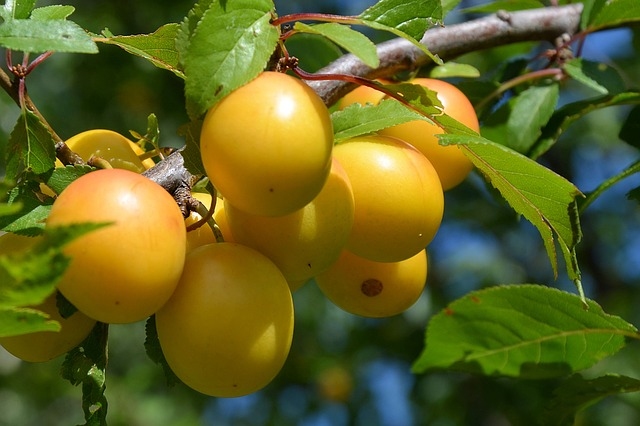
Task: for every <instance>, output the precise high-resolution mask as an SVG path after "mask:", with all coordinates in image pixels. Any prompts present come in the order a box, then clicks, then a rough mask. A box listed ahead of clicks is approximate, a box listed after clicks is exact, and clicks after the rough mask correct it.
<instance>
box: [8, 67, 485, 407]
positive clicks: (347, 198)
mask: <svg viewBox="0 0 640 426" xmlns="http://www.w3.org/2000/svg"><path fill="white" fill-rule="evenodd" d="M415 83H418V84H425V85H426V86H427V87H429V88H431V89H432V90H435V91H437V92H438V97H439V98H440V100H441V102H442V103H443V105H444V109H445V112H447V113H448V114H450V115H451V116H453V117H454V118H456V119H458V120H459V121H461V122H463V123H464V124H466V125H467V126H469V127H471V128H475V129H476V130H478V122H477V118H476V115H475V112H474V111H473V108H472V107H471V104H470V103H469V101H468V100H467V99H466V97H464V95H463V94H462V93H461V92H459V91H458V90H457V89H456V88H455V87H453V86H451V85H449V84H448V83H444V82H441V81H437V80H427V79H416V80H415ZM382 97H383V95H382V94H381V93H380V92H378V91H375V90H372V89H368V88H366V87H360V88H358V89H356V90H355V91H354V92H352V93H351V94H349V95H347V97H345V98H344V99H343V100H342V102H341V107H345V106H346V105H348V104H351V103H355V102H359V103H362V104H364V103H367V102H370V103H374V104H375V103H377V102H379V101H380V100H381V99H382ZM439 132H441V129H439V128H438V127H436V126H435V125H432V124H430V123H428V122H425V121H416V122H411V123H407V124H404V125H400V126H396V127H394V128H390V129H385V130H384V131H382V132H380V133H379V134H376V135H366V136H360V137H356V138H353V139H351V140H348V141H344V142H341V143H339V144H337V145H334V140H333V129H332V124H331V118H330V114H329V111H328V109H327V107H326V106H325V105H324V103H323V102H322V100H321V99H320V98H319V97H318V96H317V94H316V93H315V92H313V91H312V90H311V89H310V88H309V87H308V86H307V85H306V84H305V83H304V82H302V81H301V80H299V79H296V78H294V77H292V76H289V75H287V74H283V73H276V72H264V73H262V74H260V75H259V76H258V77H257V78H256V79H254V80H252V81H251V82H250V83H248V84H246V85H244V86H242V87H240V88H239V89H237V90H235V91H233V92H232V93H231V94H229V95H228V96H226V97H225V98H224V99H222V100H221V101H220V102H219V103H218V104H216V105H215V106H214V107H213V108H212V109H210V110H209V112H208V113H207V114H206V116H205V119H204V122H203V124H202V131H201V135H200V151H201V156H202V162H203V165H204V168H205V170H206V174H207V176H208V178H209V179H210V181H211V183H212V184H213V186H214V187H215V188H216V189H217V191H218V195H219V196H220V198H217V197H216V203H215V205H216V209H215V212H214V213H213V218H214V220H215V222H216V223H217V226H218V227H219V230H220V231H221V235H222V237H223V239H224V242H221V241H219V238H218V240H216V237H215V236H214V233H213V232H212V229H211V228H210V227H207V226H204V227H201V228H198V229H196V230H194V231H190V232H188V233H187V232H186V227H185V219H184V218H183V216H182V214H181V213H180V210H179V208H178V206H177V205H176V203H175V201H174V200H173V198H172V197H171V195H170V194H168V193H167V192H166V191H165V190H164V189H162V188H161V187H160V186H159V185H157V184H156V183H154V182H152V181H150V180H149V179H147V178H146V177H144V176H142V175H141V174H140V172H141V171H144V170H145V169H147V168H149V167H150V166H152V165H153V162H152V161H151V162H149V161H150V160H147V162H146V163H143V162H142V161H141V160H140V158H139V157H138V156H139V155H140V154H141V152H139V147H138V146H137V145H135V144H133V143H132V142H130V141H128V140H127V139H126V138H124V137H122V136H120V135H118V134H116V133H114V132H110V131H107V130H93V131H89V132H85V133H82V134H80V135H77V136H76V137H74V138H72V139H70V140H69V141H68V142H67V144H68V145H69V146H70V148H71V149H72V150H74V151H76V152H78V153H79V154H80V155H81V156H83V157H85V159H87V157H89V156H91V155H97V156H100V157H102V158H103V159H105V160H107V162H109V163H111V164H112V165H113V166H114V168H111V169H100V170H97V171H94V172H91V173H88V174H86V175H83V176H82V177H80V178H78V179H76V180H75V181H73V182H72V183H71V184H70V185H69V186H68V187H67V188H66V189H65V190H63V191H62V192H61V193H60V194H59V195H57V197H56V199H55V201H54V203H53V206H52V208H51V212H50V214H49V217H48V219H47V223H46V226H47V227H54V226H60V225H65V224H70V223H77V222H105V223H109V224H110V225H108V226H105V227H103V228H100V229H98V230H96V231H93V232H91V233H88V234H86V235H83V236H81V237H79V238H78V239H76V240H74V241H73V242H72V243H70V244H69V245H68V246H66V247H65V253H66V254H67V255H69V257H70V259H71V262H70V265H69V267H68V269H67V271H66V272H65V274H64V275H63V277H62V278H61V279H60V281H59V283H58V285H57V288H58V290H59V291H60V293H62V294H63V295H64V296H65V297H66V298H67V299H68V300H69V301H70V302H71V303H72V304H74V305H75V306H76V307H77V308H78V311H77V312H76V313H75V314H74V315H72V316H71V317H70V318H68V319H62V318H61V317H60V316H59V315H58V313H57V309H56V307H55V295H52V296H51V297H50V298H49V299H47V302H45V304H44V305H42V306H40V307H39V309H42V310H43V311H45V312H47V313H49V314H50V315H51V316H52V317H53V318H54V319H56V320H58V321H60V322H61V324H62V330H61V332H60V333H51V332H49V333H38V335H40V336H47V338H49V339H50V340H53V341H54V343H52V344H50V345H49V346H46V349H44V350H42V351H40V353H39V355H38V356H31V355H29V354H30V353H33V351H34V347H37V345H39V344H40V343H35V344H34V342H36V340H35V339H36V335H35V334H31V335H24V336H15V337H9V338H3V339H0V344H2V345H3V346H4V347H5V348H6V349H7V350H9V351H10V352H12V353H14V354H15V355H16V356H19V357H21V358H23V359H27V360H29V361H43V360H46V359H50V358H52V357H55V356H58V355H60V354H62V353H64V352H66V351H68V350H69V349H71V348H73V347H74V346H76V345H77V344H78V343H80V341H82V339H83V338H84V337H85V336H86V335H87V334H88V333H89V331H90V330H91V328H92V326H93V324H94V323H95V321H100V322H105V323H131V322H137V321H141V320H144V319H146V318H147V317H149V316H151V315H155V320H156V328H157V332H158V339H159V342H160V346H161V348H162V351H163V354H164V356H165V358H166V361H167V363H168V364H169V366H170V367H171V369H172V370H173V371H174V373H175V374H176V375H177V376H178V377H179V378H180V379H181V380H182V381H183V382H184V383H185V384H186V385H188V386H190V387H191V388H193V389H195V390H197V391H199V392H202V393H205V394H208V395H213V396H221V397H233V396H240V395H245V394H248V393H251V392H254V391H257V390H259V389H261V388H262V387H264V386H265V385H267V384H268V383H269V382H270V381H271V380H272V379H273V378H274V377H275V376H276V374H277V373H278V372H279V371H280V369H281V368H282V366H283V365H284V362H285V360H286V358H287V355H288V353H289V349H290V346H291V341H292V336H293V328H294V307H293V299H292V292H293V291H295V290H297V289H298V288H299V287H300V286H302V285H303V284H305V283H307V282H308V281H310V280H312V279H313V280H314V281H315V282H316V283H317V285H318V287H319V288H320V289H321V291H322V292H323V293H324V294H325V295H326V296H327V298H328V299H329V300H331V301H332V302H333V303H335V304H336V305H337V306H339V307H341V308H342V309H344V310H346V311H348V312H351V313H353V314H356V315H361V316H367V317H385V316H392V315H396V314H398V313H400V312H403V311H404V310H406V309H407V308H409V307H410V306H411V305H413V304H414V303H415V301H416V300H417V299H418V297H419V296H420V294H421V293H422V291H423V289H424V285H425V283H426V276H427V255H426V249H425V247H427V245H428V244H429V242H430V241H431V240H432V238H433V237H434V235H435V234H436V232H437V230H438V228H439V226H440V222H441V220H442V216H443V210H444V196H443V191H444V190H447V189H449V188H452V187H453V186H455V185H457V184H458V183H460V182H461V181H462V180H463V179H464V177H465V176H466V175H467V174H468V173H469V171H470V170H471V163H470V162H469V160H468V159H467V158H466V157H465V156H464V154H463V153H462V152H461V151H460V150H459V149H458V148H457V147H455V146H452V147H442V146H439V145H438V144H437V138H436V136H435V135H436V134H437V133H439ZM100 141H103V142H100ZM85 145H86V149H85V148H83V147H84V146H85ZM116 146H117V148H116ZM194 196H195V197H196V198H197V199H199V200H200V201H201V202H202V203H203V204H204V205H205V206H207V207H208V206H210V205H212V196H211V195H210V194H206V193H194ZM199 219H201V217H200V216H199V215H198V214H197V213H192V214H191V216H190V217H188V218H186V224H187V225H190V224H192V223H194V222H196V221H198V220H199ZM33 240H34V239H33V238H27V237H19V236H17V235H13V234H6V235H4V236H2V237H0V254H2V253H6V252H7V250H16V248H18V247H19V249H28V247H29V245H30V244H33V243H34V242H33ZM72 321H73V323H72ZM51 336H56V337H57V338H52V337H51ZM62 336H65V337H64V338H63V337H62ZM61 340H63V343H60V341H61ZM41 347H42V348H44V346H41ZM36 352H37V351H36Z"/></svg>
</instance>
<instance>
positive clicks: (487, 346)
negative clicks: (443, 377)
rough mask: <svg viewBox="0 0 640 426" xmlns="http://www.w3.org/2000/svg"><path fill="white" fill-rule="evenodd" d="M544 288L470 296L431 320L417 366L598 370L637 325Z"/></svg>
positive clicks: (516, 372)
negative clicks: (597, 363)
mask: <svg viewBox="0 0 640 426" xmlns="http://www.w3.org/2000/svg"><path fill="white" fill-rule="evenodd" d="M586 303H587V306H588V309H585V307H584V305H583V304H582V303H581V299H580V298H579V297H577V296H575V295H573V294H570V293H566V292H563V291H560V290H557V289H552V288H549V287H544V286H539V285H531V284H527V285H506V286H498V287H491V288H487V289H483V290H478V291H474V292H471V293H468V294H467V295H465V296H464V297H462V298H460V299H458V300H456V301H454V302H452V303H451V304H449V306H447V307H446V308H445V309H444V310H443V311H441V312H440V313H438V314H437V315H435V316H434V317H432V318H431V320H430V322H429V325H428V328H427V333H426V346H425V348H424V351H423V352H422V354H421V355H420V357H419V358H418V360H417V361H416V362H415V363H414V365H413V371H414V372H416V373H424V372H427V371H431V370H434V369H453V370H459V371H465V372H470V373H479V374H484V375H492V376H496V375H498V376H510V377H518V378H523V379H524V378H526V379H542V378H550V377H558V376H565V375H568V374H571V373H573V372H576V371H579V370H583V369H585V368H588V367H591V366H592V365H594V364H595V363H596V362H598V361H599V360H601V359H602V358H604V357H607V356H610V355H612V354H614V353H616V352H617V351H619V350H620V349H621V348H622V347H623V346H624V345H625V337H634V338H638V335H637V330H636V328H635V327H634V326H633V325H631V324H629V323H627V322H626V321H624V320H623V319H621V318H619V317H616V316H612V315H608V314H606V313H605V312H603V310H602V308H601V307H600V306H599V305H598V304H596V303H595V302H594V301H591V300H587V301H586Z"/></svg>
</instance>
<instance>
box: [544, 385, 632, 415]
mask: <svg viewBox="0 0 640 426" xmlns="http://www.w3.org/2000/svg"><path fill="white" fill-rule="evenodd" d="M638 391H640V380H638V379H634V378H632V377H627V376H620V375H617V374H607V375H605V376H601V377H596V378H594V379H585V378H584V377H582V375H580V374H575V375H573V376H571V377H569V378H568V379H567V380H566V381H564V382H563V383H562V384H561V385H560V386H559V387H558V388H556V390H555V391H554V392H553V399H552V400H551V401H550V402H549V404H548V405H547V406H546V407H545V410H544V411H543V417H542V421H541V423H540V424H543V425H545V426H573V425H574V424H575V417H576V414H577V413H578V412H580V411H581V410H583V409H585V408H587V407H588V406H590V405H592V404H594V403H596V402H598V401H599V400H601V399H602V398H605V397H607V396H611V395H619V394H621V393H627V392H638Z"/></svg>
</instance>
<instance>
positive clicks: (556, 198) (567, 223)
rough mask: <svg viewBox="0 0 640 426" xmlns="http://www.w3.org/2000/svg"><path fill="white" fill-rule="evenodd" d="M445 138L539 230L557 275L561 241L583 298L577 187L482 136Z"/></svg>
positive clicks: (445, 135) (563, 252)
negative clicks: (578, 250)
mask: <svg viewBox="0 0 640 426" xmlns="http://www.w3.org/2000/svg"><path fill="white" fill-rule="evenodd" d="M439 137H440V142H441V143H444V144H450V143H455V144H458V146H460V147H461V148H462V149H463V151H464V153H465V154H466V155H467V156H468V157H469V159H470V160H471V161H472V162H473V164H474V165H475V166H476V168H477V169H478V170H479V171H480V172H481V173H482V174H483V175H484V176H485V178H486V179H487V180H488V181H489V182H490V183H491V185H493V186H494V187H495V188H496V189H497V190H498V191H499V192H500V194H501V195H502V196H503V197H504V199H505V200H506V201H507V202H508V203H509V205H510V206H511V207H512V208H513V209H514V210H515V211H516V212H517V213H518V214H521V215H522V216H524V217H525V218H526V219H527V220H528V221H529V222H531V223H532V224H533V225H534V226H535V227H536V228H537V229H538V231H539V232H540V235H541V236H542V240H543V242H544V246H545V248H546V250H547V254H548V256H549V260H550V262H551V266H552V268H553V271H554V273H555V274H556V275H557V268H558V267H557V263H558V261H557V253H556V243H555V241H556V238H557V242H558V243H559V245H560V248H561V251H562V254H563V256H564V259H565V263H566V264H567V265H566V266H567V272H568V274H569V277H570V278H571V280H573V281H574V283H576V286H577V287H578V290H579V291H580V292H581V291H582V288H581V285H580V271H579V269H578V265H577V260H576V256H575V247H576V245H577V244H578V242H579V241H580V239H581V237H582V233H581V230H580V222H579V218H578V211H577V203H576V197H578V196H580V195H581V193H580V191H579V190H578V189H577V188H576V187H575V185H573V184H572V183H571V182H569V181H568V180H566V179H565V178H563V177H562V176H560V175H558V174H556V173H555V172H553V171H552V170H550V169H548V168H546V167H544V166H542V165H540V164H538V163H537V162H535V161H533V160H531V159H530V158H527V157H525V156H524V155H521V154H518V153H517V152H515V151H513V150H511V149H509V148H507V147H505V146H503V145H499V144H496V143H492V142H490V141H488V140H486V139H484V138H481V137H479V136H469V135H453V134H444V135H439Z"/></svg>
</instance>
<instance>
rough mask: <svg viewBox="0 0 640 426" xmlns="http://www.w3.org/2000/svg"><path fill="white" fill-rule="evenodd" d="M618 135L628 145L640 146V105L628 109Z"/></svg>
mask: <svg viewBox="0 0 640 426" xmlns="http://www.w3.org/2000/svg"><path fill="white" fill-rule="evenodd" d="M618 137H619V138H620V139H622V140H623V141H625V142H626V143H628V144H629V145H631V146H634V147H636V148H640V105H636V106H635V107H633V108H632V109H631V111H629V115H627V118H626V120H625V121H624V123H623V124H622V127H621V128H620V133H619V134H618Z"/></svg>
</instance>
